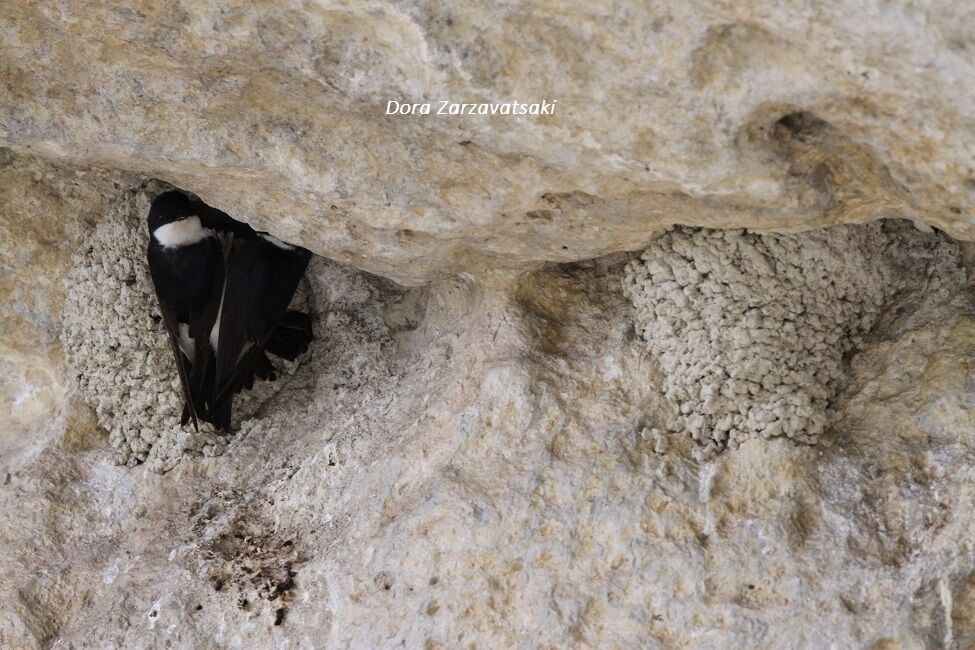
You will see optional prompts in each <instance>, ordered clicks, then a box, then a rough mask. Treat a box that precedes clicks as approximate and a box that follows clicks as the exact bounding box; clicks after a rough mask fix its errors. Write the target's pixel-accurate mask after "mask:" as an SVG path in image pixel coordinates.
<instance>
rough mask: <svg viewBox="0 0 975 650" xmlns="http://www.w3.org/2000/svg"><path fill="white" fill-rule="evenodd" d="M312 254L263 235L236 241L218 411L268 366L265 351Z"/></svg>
mask: <svg viewBox="0 0 975 650" xmlns="http://www.w3.org/2000/svg"><path fill="white" fill-rule="evenodd" d="M310 258H311V253H310V252H309V251H307V250H305V249H303V248H299V247H289V248H288V249H285V248H281V247H280V246H276V245H274V244H272V243H270V242H269V241H267V240H265V239H264V238H263V237H261V236H260V235H258V236H256V237H252V238H248V239H243V240H241V239H235V243H234V245H233V247H232V250H231V252H230V255H229V256H228V258H227V267H226V278H227V280H226V288H225V292H224V302H223V316H222V317H221V321H220V339H219V341H220V345H219V350H218V353H217V382H216V386H215V391H214V400H213V403H214V408H215V409H218V410H219V409H226V410H227V411H228V412H229V408H228V407H229V405H230V403H231V402H232V399H233V396H234V394H235V393H237V392H238V391H239V390H240V389H241V387H242V386H244V385H245V384H247V383H248V382H249V381H252V380H253V377H254V375H255V369H256V368H258V367H259V366H260V364H262V362H263V361H266V359H267V357H266V355H265V346H266V344H267V341H268V339H269V338H270V336H271V335H272V334H273V333H274V331H275V328H276V326H277V325H278V323H279V321H280V320H281V318H282V316H283V315H284V314H285V312H286V311H287V309H288V305H289V304H290V303H291V298H292V297H293V296H294V293H295V290H296V289H297V288H298V283H299V282H300V281H301V278H302V276H304V274H305V269H306V268H307V266H308V261H309V259H310Z"/></svg>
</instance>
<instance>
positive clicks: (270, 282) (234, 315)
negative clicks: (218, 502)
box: [146, 190, 313, 433]
mask: <svg viewBox="0 0 975 650" xmlns="http://www.w3.org/2000/svg"><path fill="white" fill-rule="evenodd" d="M147 225H148V229H149V244H148V247H147V251H146V261H147V264H148V267H149V275H150V277H151V278H152V284H153V288H154V289H155V293H156V299H157V302H158V304H159V309H160V312H161V314H162V322H163V324H164V326H165V329H166V332H167V335H168V338H169V342H170V347H171V349H172V353H173V356H174V359H175V362H176V370H177V374H178V376H179V381H180V386H181V388H182V392H183V403H184V406H183V414H182V418H181V424H182V425H185V424H186V423H187V422H188V421H190V420H192V422H193V426H194V428H195V429H197V430H199V422H200V421H204V422H209V423H211V424H212V425H213V426H214V428H215V429H216V430H217V431H221V432H226V433H230V432H232V431H233V422H232V416H233V398H234V395H236V394H237V393H239V392H240V391H241V390H244V389H249V388H251V387H252V386H253V384H254V381H255V380H256V379H266V380H273V379H275V372H274V366H273V365H272V364H271V362H270V360H269V359H268V356H267V354H268V353H270V354H272V355H274V356H277V357H281V358H283V359H287V360H289V361H293V360H295V359H296V358H297V357H298V356H300V355H301V354H303V353H304V352H305V351H307V349H308V347H309V345H310V344H311V341H312V338H313V335H312V319H311V316H310V315H309V314H308V313H306V312H302V311H298V310H289V309H288V306H289V304H290V303H291V299H292V298H293V296H294V294H295V291H296V290H297V288H298V284H299V283H300V281H301V279H302V278H303V277H304V274H305V271H306V269H307V267H308V263H309V261H310V259H311V251H309V250H307V249H305V248H302V247H300V246H296V245H293V244H288V243H285V242H283V241H281V240H279V239H277V238H276V237H274V236H273V235H271V234H270V233H266V232H262V231H256V230H254V229H253V228H251V227H250V226H249V225H247V224H245V223H243V222H241V221H238V220H236V219H234V218H232V217H230V216H229V215H228V214H226V213H225V212H223V211H221V210H219V209H217V208H214V207H211V206H209V205H207V204H206V203H204V202H203V201H201V200H199V199H197V198H195V197H190V196H187V195H186V194H184V193H183V192H180V191H178V190H171V191H167V192H164V193H162V194H160V195H159V196H157V197H156V198H155V199H154V200H153V201H152V204H151V205H150V207H149V214H148V216H147Z"/></svg>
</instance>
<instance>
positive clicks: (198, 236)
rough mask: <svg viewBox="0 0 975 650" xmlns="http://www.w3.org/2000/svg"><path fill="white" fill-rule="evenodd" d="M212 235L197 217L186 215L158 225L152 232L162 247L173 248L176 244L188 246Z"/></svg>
mask: <svg viewBox="0 0 975 650" xmlns="http://www.w3.org/2000/svg"><path fill="white" fill-rule="evenodd" d="M211 235H213V232H212V231H211V230H208V229H206V228H204V227H203V226H202V225H201V224H200V218H199V217H187V218H185V219H182V220H180V221H174V222H172V223H167V224H166V225H165V226H159V227H158V228H156V230H155V231H154V232H153V233H152V236H153V237H155V238H156V241H157V242H159V243H160V244H161V245H162V247H163V248H174V247H176V246H189V245H190V244H195V243H197V242H199V241H202V240H204V239H206V238H207V237H210V236H211Z"/></svg>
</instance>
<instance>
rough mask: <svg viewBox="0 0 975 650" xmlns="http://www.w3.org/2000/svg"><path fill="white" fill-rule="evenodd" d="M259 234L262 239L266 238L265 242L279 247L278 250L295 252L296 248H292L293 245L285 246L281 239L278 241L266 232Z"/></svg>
mask: <svg viewBox="0 0 975 650" xmlns="http://www.w3.org/2000/svg"><path fill="white" fill-rule="evenodd" d="M259 234H260V236H261V237H263V238H264V241H266V242H270V243H272V244H274V245H275V246H277V247H278V248H283V249H284V250H286V251H293V250H294V249H295V247H294V246H292V245H291V244H285V243H284V242H283V241H281V240H280V239H278V238H277V237H275V236H274V235H269V234H267V233H266V232H262V233H259Z"/></svg>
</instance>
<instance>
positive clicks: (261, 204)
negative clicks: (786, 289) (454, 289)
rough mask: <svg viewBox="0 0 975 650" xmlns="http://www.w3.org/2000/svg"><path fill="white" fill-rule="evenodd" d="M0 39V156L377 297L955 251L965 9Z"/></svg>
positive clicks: (966, 226)
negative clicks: (225, 218) (378, 291)
mask: <svg viewBox="0 0 975 650" xmlns="http://www.w3.org/2000/svg"><path fill="white" fill-rule="evenodd" d="M0 30H2V43H3V45H2V50H0V78H2V79H3V80H4V92H3V93H0V145H6V146H11V147H17V148H26V147H30V149H31V151H32V152H34V153H36V154H38V155H40V156H43V157H45V158H47V159H51V160H60V161H67V160H70V161H72V162H74V163H76V164H79V165H82V166H84V167H88V166H96V165H97V166H106V167H113V168H120V169H124V170H126V171H130V172H135V173H138V174H141V175H144V176H148V177H153V178H159V179H161V180H164V181H167V182H169V183H171V184H173V185H176V186H178V187H182V188H185V189H188V190H191V191H193V192H195V193H197V194H199V195H200V196H201V197H202V198H203V199H205V200H206V201H208V202H210V203H211V204H214V205H219V206H221V207H223V208H225V209H227V210H228V211H230V212H233V213H234V214H239V215H243V216H246V217H247V218H248V219H249V220H251V221H252V222H253V223H255V225H258V226H260V227H262V228H263V229H267V230H272V231H274V232H276V233H277V234H279V235H281V236H282V237H283V238H284V239H286V240H291V241H298V242H300V243H302V244H304V245H305V246H307V247H308V248H310V249H312V250H313V251H314V252H316V253H319V254H321V255H325V256H327V257H330V258H333V259H339V260H342V261H346V262H350V263H353V264H355V265H356V266H358V267H360V268H364V269H367V270H370V271H373V272H378V273H381V274H382V275H385V276H387V277H391V278H394V279H396V280H398V281H400V282H405V283H410V284H416V283H420V282H422V281H425V280H427V279H429V278H431V277H434V276H443V275H446V274H450V273H456V272H462V271H468V270H471V269H472V268H479V267H481V268H483V267H496V266H498V265H504V266H524V265H526V264H530V263H531V262H534V261H538V260H545V261H571V260H580V259H587V258H592V257H596V256H599V255H604V254H609V253H613V252H616V251H618V250H623V249H627V250H636V249H638V248H641V247H642V246H643V245H644V244H645V243H646V242H647V241H648V233H649V232H650V231H651V230H653V228H654V227H659V226H662V225H669V224H672V223H686V224H692V225H702V226H721V227H727V226H739V227H752V228H766V229H767V228H800V229H802V228H810V227H815V226H821V225H824V224H830V223H838V222H844V221H865V220H870V219H873V218H877V217H879V216H891V213H905V212H907V213H911V216H912V217H916V218H918V219H921V220H923V221H926V222H927V223H929V224H931V225H934V226H938V227H940V228H943V229H944V230H946V231H947V232H949V233H950V234H952V235H953V236H955V237H956V238H961V239H972V238H975V163H973V162H972V155H971V152H972V151H973V150H975V135H973V128H972V127H973V124H975V109H973V106H975V62H973V55H972V52H973V50H975V9H973V8H972V7H971V6H969V4H968V3H964V2H960V3H943V2H910V3H908V2H865V3H845V2H826V3H813V4H810V3H808V2H801V1H799V0H791V1H788V2H779V1H778V0H752V1H749V2H735V3H729V2H717V1H705V2H693V3H683V4H681V5H679V6H675V5H674V3H672V2H645V3H638V4H637V5H632V6H631V5H628V6H621V5H619V4H618V3H611V2H590V1H588V0H587V1H584V2H583V1H577V2H575V1H574V2H568V3H566V2H565V1H564V0H547V1H543V2H536V1H530V2H529V1H528V0H521V1H515V2H505V3H503V4H501V5H498V4H497V3H463V5H458V3H456V2H448V1H446V0H420V1H417V2H407V3H392V2H382V1H380V2H307V1H305V0H275V1H273V2H257V3H248V4H246V5H239V6H234V7H228V6H225V5H223V4H220V3H209V2H199V1H195V0H194V1H184V2H180V3H179V4H178V5H173V4H171V3H151V2H136V3H128V4H124V3H123V4H118V3H110V2H100V1H97V0H81V1H78V0H39V1H37V2H7V3H4V4H3V6H2V7H0ZM543 99H545V100H557V101H558V104H557V110H556V112H555V114H554V115H545V116H537V117H532V116H528V117H512V116H493V117H490V116H471V115H457V116H440V115H436V114H431V115H413V116H396V115H386V114H385V112H386V107H387V103H388V102H389V101H390V100H395V101H403V102H413V103H422V102H431V103H432V104H433V108H434V109H435V108H436V106H437V104H436V103H437V102H438V101H440V100H447V101H451V102H493V101H496V102H506V101H520V102H537V101H541V100H543ZM783 118H785V119H783Z"/></svg>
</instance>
